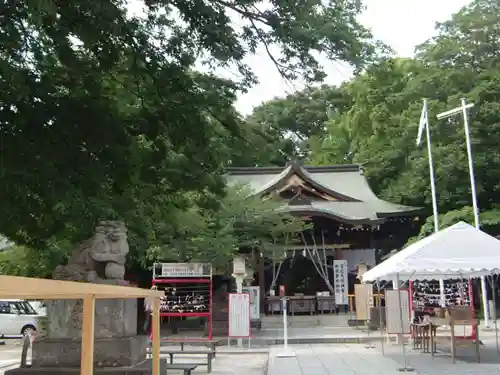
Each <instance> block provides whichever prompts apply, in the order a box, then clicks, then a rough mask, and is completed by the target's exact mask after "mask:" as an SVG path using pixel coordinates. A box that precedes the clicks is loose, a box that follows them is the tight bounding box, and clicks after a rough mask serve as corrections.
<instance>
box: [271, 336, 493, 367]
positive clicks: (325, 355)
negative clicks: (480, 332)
mask: <svg viewBox="0 0 500 375" xmlns="http://www.w3.org/2000/svg"><path fill="white" fill-rule="evenodd" d="M291 349H292V350H293V351H294V352H295V353H296V357H295V358H278V357H276V355H277V354H278V353H279V352H281V351H282V348H272V349H271V352H270V360H269V369H268V375H333V374H335V375H396V374H404V372H400V371H398V369H399V368H402V367H404V365H405V358H404V356H403V355H402V349H401V346H400V345H396V344H389V345H387V344H386V345H384V352H385V355H382V352H381V349H382V347H381V343H378V344H377V345H376V346H375V347H374V348H372V349H367V348H365V345H362V344H344V345H342V344H333V345H296V346H292V347H291ZM408 349H409V350H408V355H407V358H406V363H407V365H408V367H410V368H413V369H414V370H415V371H413V372H411V374H415V375H493V374H495V375H500V354H498V353H497V351H496V348H495V345H494V343H493V346H491V345H489V344H488V345H485V346H483V347H482V350H481V354H482V359H484V360H485V362H486V363H470V362H469V363H468V362H464V361H460V360H457V363H456V364H453V363H452V361H451V357H450V356H449V354H448V353H441V354H438V355H437V356H435V357H434V358H433V357H432V356H431V355H430V354H424V353H421V351H416V350H411V349H410V348H409V347H408ZM466 354H467V353H465V352H464V353H459V355H466Z"/></svg>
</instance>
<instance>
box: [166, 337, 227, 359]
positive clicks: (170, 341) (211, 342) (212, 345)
mask: <svg viewBox="0 0 500 375" xmlns="http://www.w3.org/2000/svg"><path fill="white" fill-rule="evenodd" d="M220 341H221V340H203V339H200V340H196V339H194V340H193V339H185V340H182V339H162V340H160V343H161V344H172V345H173V344H178V345H180V347H181V350H184V345H190V344H195V345H200V346H201V345H203V346H208V347H209V348H210V349H211V350H212V351H213V352H214V354H213V358H215V355H216V349H215V348H216V347H217V344H218V343H219V342H220Z"/></svg>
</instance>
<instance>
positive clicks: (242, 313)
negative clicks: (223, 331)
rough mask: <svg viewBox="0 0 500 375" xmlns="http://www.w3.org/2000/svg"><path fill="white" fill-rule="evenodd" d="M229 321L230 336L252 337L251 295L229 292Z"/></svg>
mask: <svg viewBox="0 0 500 375" xmlns="http://www.w3.org/2000/svg"><path fill="white" fill-rule="evenodd" d="M228 323H229V324H228V326H229V330H228V337H230V338H248V337H250V295H249V294H248V293H230V294H229V322H228Z"/></svg>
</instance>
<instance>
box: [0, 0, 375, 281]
mask: <svg viewBox="0 0 500 375" xmlns="http://www.w3.org/2000/svg"><path fill="white" fill-rule="evenodd" d="M133 5H134V6H135V7H136V8H137V6H139V7H140V6H142V9H141V11H142V13H143V14H140V13H141V12H139V14H135V13H132V12H129V11H130V10H132V9H131V5H130V4H128V2H127V1H125V0H102V1H89V0H82V1H77V2H71V1H70V2H68V1H58V0H29V1H28V0H19V1H4V2H2V4H1V5H0V14H1V15H2V16H1V17H0V75H1V80H0V103H1V104H0V155H1V163H0V177H1V178H0V180H1V182H2V184H1V185H0V197H1V198H2V205H1V207H0V233H2V234H4V235H6V236H7V237H8V238H10V239H11V240H14V241H15V242H16V243H18V244H22V245H27V246H28V247H29V248H23V249H24V250H22V251H23V252H27V253H29V252H30V251H31V252H33V254H32V255H29V254H28V255H27V256H28V257H29V258H30V259H33V260H34V261H35V260H37V259H39V258H38V253H39V252H40V253H43V254H45V255H46V257H47V259H48V260H49V261H50V262H51V263H50V264H54V263H55V264H57V263H59V262H62V261H64V259H65V257H66V256H67V251H68V249H67V248H66V250H65V251H63V252H62V253H61V252H60V251H59V244H61V243H65V244H67V243H76V242H78V241H81V240H82V239H84V238H87V237H88V236H89V235H90V234H91V232H92V230H93V227H94V225H95V223H96V222H97V221H98V220H99V219H121V220H124V221H125V222H126V224H127V226H128V228H129V240H130V243H131V253H132V256H131V261H132V263H143V262H144V261H145V254H146V249H148V248H156V247H158V246H160V247H165V246H166V247H168V246H170V247H173V248H175V249H177V248H178V245H177V243H173V242H172V241H173V240H172V239H178V238H185V237H186V236H187V234H186V229H185V227H186V226H187V227H191V226H192V228H189V230H188V231H187V232H189V235H190V236H191V235H192V234H193V233H194V232H195V230H194V228H195V227H197V226H198V225H201V226H202V227H203V226H204V225H205V224H207V225H208V224H211V223H212V216H213V215H215V214H214V212H218V210H219V208H218V206H219V205H220V204H221V202H222V200H223V199H224V198H223V196H224V189H223V187H224V186H223V185H224V184H223V181H222V179H221V178H220V174H221V171H222V169H223V167H224V166H226V165H228V164H243V163H248V161H251V160H252V159H253V158H254V156H253V155H251V152H250V151H251V150H254V149H255V145H256V143H260V144H262V142H265V138H263V137H262V135H260V134H259V132H258V131H257V130H258V129H257V128H255V129H254V128H253V127H251V126H249V125H247V124H246V122H244V121H242V118H241V117H240V116H239V114H238V113H237V112H236V111H235V110H234V107H233V103H234V100H235V98H236V95H237V93H238V92H241V91H244V90H246V89H247V88H248V87H250V86H251V85H252V84H253V83H255V75H254V73H253V72H252V71H251V69H250V68H249V67H248V66H247V65H246V64H245V57H247V56H249V55H252V54H254V53H255V52H256V50H257V49H258V48H264V50H267V51H268V53H269V59H270V60H271V61H272V62H274V64H275V66H276V68H277V69H279V70H280V72H281V73H282V75H283V76H284V77H286V78H288V79H293V78H294V77H297V76H300V77H301V78H304V79H305V80H307V81H309V82H313V81H320V80H321V79H322V77H323V76H324V73H323V72H322V69H321V66H320V65H319V64H318V62H317V60H316V58H315V56H318V55H317V54H318V53H321V54H323V55H324V56H327V57H328V58H330V59H342V60H344V61H347V62H349V63H351V64H353V65H354V66H356V67H357V68H361V67H362V66H363V64H364V62H366V61H369V60H370V59H371V58H372V57H373V52H374V51H375V49H374V48H373V47H372V45H371V43H370V34H369V32H368V31H367V30H366V29H364V28H363V27H361V26H360V25H359V24H358V23H357V21H356V16H357V15H358V14H359V12H360V10H361V6H360V3H359V1H357V0H347V1H343V2H342V3H337V2H331V3H330V4H326V3H325V2H320V1H317V0H304V1H299V2H282V1H271V2H263V1H257V0H255V1H253V0H250V1H248V0H245V1H240V0H234V1H223V0H215V1H210V2H204V1H199V0H182V1H175V0H144V1H143V2H141V1H134V2H133ZM136 10H137V9H136ZM136 13H137V12H136ZM236 21H237V22H236ZM271 51H279V52H278V53H277V54H275V55H273V54H272V52H271ZM200 66H204V70H203V73H201V72H199V71H197V70H196V68H197V67H200ZM217 68H229V69H232V70H234V71H237V72H238V73H239V77H237V78H236V79H234V80H233V81H230V80H227V79H221V78H219V76H217V75H216V74H215V71H216V69H217ZM204 210H207V211H206V212H208V213H204V212H205V211H204ZM222 212H224V211H222ZM225 214H226V215H227V212H226V213H225ZM190 215H196V218H195V219H194V220H192V218H191V217H190ZM186 220H187V221H186ZM198 229H199V228H198ZM212 229H213V228H210V230H208V229H206V228H205V227H203V228H202V229H200V231H199V233H197V237H193V238H190V239H189V240H188V241H187V243H186V244H185V245H184V246H185V247H187V248H190V247H195V248H199V247H200V246H201V244H193V242H196V241H198V237H199V236H201V235H200V233H205V232H206V231H208V232H209V233H208V238H211V237H210V236H212V235H213V233H215V232H214V231H213V230H212ZM225 240H227V238H225ZM204 241H208V240H207V239H204ZM208 245H209V247H210V249H211V250H207V251H215V246H214V244H208ZM236 245H237V243H235V244H233V247H234V246H236ZM70 247H71V246H69V248H70ZM20 251H21V250H20ZM172 251H173V250H172ZM186 251H187V250H186ZM223 254H226V253H225V252H223ZM23 256H24V255H23ZM223 258H224V257H223ZM49 268H50V267H49ZM23 272H24V271H23ZM25 273H28V274H30V273H31V271H26V272H25Z"/></svg>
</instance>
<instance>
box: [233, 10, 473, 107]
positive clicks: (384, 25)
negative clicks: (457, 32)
mask: <svg viewBox="0 0 500 375" xmlns="http://www.w3.org/2000/svg"><path fill="white" fill-rule="evenodd" d="M469 3H470V0H364V4H365V5H366V7H367V9H366V11H365V12H364V13H363V14H362V15H361V18H360V21H361V22H362V23H363V24H364V25H365V26H366V27H368V28H370V29H371V30H372V32H373V34H374V37H375V38H376V39H379V40H382V41H383V42H384V43H386V44H388V45H389V46H391V47H392V48H393V49H394V51H396V53H397V54H398V55H399V56H401V57H411V56H412V55H413V50H414V48H415V46H417V45H419V44H420V43H422V42H424V41H425V40H427V39H429V38H431V37H432V36H434V35H435V34H436V33H435V29H434V26H435V24H436V22H443V21H446V20H447V19H449V18H450V17H451V15H452V14H453V13H456V12H458V11H459V10H460V8H462V7H463V6H464V5H467V4H469ZM247 63H248V64H249V66H250V67H251V68H252V69H253V71H254V72H256V73H257V76H258V78H259V81H260V84H258V85H256V86H255V87H253V88H252V89H251V90H249V92H248V93H246V94H243V95H241V96H240V97H239V98H238V101H237V103H236V108H237V109H238V110H239V111H240V113H242V114H250V113H251V112H252V108H254V107H255V106H258V105H259V104H261V103H262V102H264V101H268V100H271V99H273V98H275V97H283V96H286V95H287V94H290V93H292V92H293V91H295V90H298V89H301V88H302V87H303V86H301V84H300V83H293V84H291V83H289V82H287V81H285V80H283V79H282V78H281V77H280V75H279V74H278V72H277V71H276V68H275V67H274V66H273V63H272V62H271V61H270V60H269V58H268V57H267V56H266V54H265V51H259V53H258V54H256V55H255V56H252V57H249V58H248V59H247ZM322 63H323V64H324V65H325V68H326V71H327V73H328V77H327V80H326V82H325V83H329V84H339V83H341V82H343V81H345V80H347V79H349V77H350V76H351V73H352V71H351V69H350V68H349V66H348V65H347V64H345V63H342V62H333V63H329V62H327V61H322Z"/></svg>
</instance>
